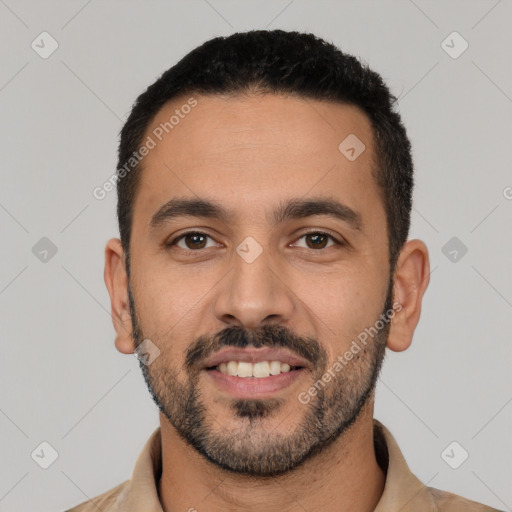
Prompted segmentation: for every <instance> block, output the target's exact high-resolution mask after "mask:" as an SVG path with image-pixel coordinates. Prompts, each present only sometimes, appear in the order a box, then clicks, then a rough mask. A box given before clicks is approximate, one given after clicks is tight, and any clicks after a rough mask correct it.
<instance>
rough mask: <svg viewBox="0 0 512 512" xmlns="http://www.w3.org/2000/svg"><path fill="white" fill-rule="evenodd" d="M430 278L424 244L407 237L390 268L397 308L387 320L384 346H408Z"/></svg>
mask: <svg viewBox="0 0 512 512" xmlns="http://www.w3.org/2000/svg"><path fill="white" fill-rule="evenodd" d="M429 282H430V262H429V257H428V249H427V246H426V245H425V244H424V243H423V242H422V241H421V240H409V241H408V242H406V243H405V244H404V246H403V248H402V250H401V251H400V255H399V257H398V261H397V264H396V267H395V271H394V285H393V303H399V304H400V305H401V309H400V310H398V308H397V312H396V313H395V316H394V317H393V319H392V321H391V327H390V331H389V336H388V341H387V347H388V348H389V349H391V350H393V351H395V352H401V351H403V350H406V349H407V348H409V346H410V345H411V342H412V337H413V334H414V330H415V329H416V326H417V325H418V322H419V319H420V313H421V301H422V299H423V295H424V293H425V291H426V289H427V286H428V284H429Z"/></svg>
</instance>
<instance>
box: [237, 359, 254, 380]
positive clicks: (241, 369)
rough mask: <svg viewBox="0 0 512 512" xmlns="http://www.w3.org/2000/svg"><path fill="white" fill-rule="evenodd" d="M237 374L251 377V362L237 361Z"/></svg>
mask: <svg viewBox="0 0 512 512" xmlns="http://www.w3.org/2000/svg"><path fill="white" fill-rule="evenodd" d="M237 374H238V376H239V377H252V363H245V362H242V361H241V362H239V363H238V372H237Z"/></svg>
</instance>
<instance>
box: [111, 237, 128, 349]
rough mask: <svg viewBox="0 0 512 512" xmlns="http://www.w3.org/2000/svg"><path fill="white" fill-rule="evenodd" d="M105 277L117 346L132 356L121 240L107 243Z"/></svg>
mask: <svg viewBox="0 0 512 512" xmlns="http://www.w3.org/2000/svg"><path fill="white" fill-rule="evenodd" d="M103 277H104V279H105V285H106V286H107V289H108V293H109V295H110V304H111V316H112V323H113V325H114V329H115V331H116V340H115V346H116V348H117V350H119V352H121V353H123V354H132V353H133V351H134V350H135V344H134V341H133V338H132V331H133V328H132V321H131V315H130V305H129V302H128V276H127V273H126V267H125V258H124V251H123V248H122V245H121V240H119V238H112V239H110V240H109V241H108V242H107V245H106V247H105V270H104V273H103Z"/></svg>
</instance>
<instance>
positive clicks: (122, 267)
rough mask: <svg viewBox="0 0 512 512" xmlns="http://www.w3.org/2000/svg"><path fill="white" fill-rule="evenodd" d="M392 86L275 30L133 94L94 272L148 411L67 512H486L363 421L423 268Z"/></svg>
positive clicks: (412, 316) (202, 56)
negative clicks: (101, 488) (142, 430)
mask: <svg viewBox="0 0 512 512" xmlns="http://www.w3.org/2000/svg"><path fill="white" fill-rule="evenodd" d="M394 101H395V98H394V97H393V96H391V94H390V92H389V90H388V88H387V87H386V85H385V84H384V83H383V81H382V79H381V78H380V76H379V75H377V74H376V73H375V72H373V71H371V70H369V69H368V68H367V67H365V66H363V65H361V64H360V62H359V61H358V60H357V59H355V58H354V57H352V56H349V55H346V54H343V53H342V52H340V51H339V50H338V49H337V48H335V47H334V46H332V45H331V44H329V43H327V42H325V41H323V40H321V39H318V38H316V37H315V36H314V35H312V34H301V33H297V32H284V31H281V30H274V31H252V32H248V33H238V34H234V35H232V36H230V37H227V38H216V39H213V40H211V41H208V42H206V43H204V44H203V45H202V46H200V47H199V48H196V49H195V50H193V51H192V52H191V53H189V54H188V55H187V56H186V57H184V58H183V59H182V60H181V61H180V62H179V63H178V64H176V65H175V66H174V67H172V68H171V69H169V70H168V71H166V72H165V73H164V74H163V75H162V76H161V77H160V78H159V79H158V80H157V81H156V82H155V83H154V84H153V85H151V86H150V87H149V88H148V89H147V90H146V92H144V94H142V95H141V96H140V97H139V98H138V99H137V102H136V103H135V105H134V107H133V110H132V112H131V115H130V117H129V119H128V121H127V122H126V124H125V126H124V127H123V130H122V132H121V141H120V147H119V166H118V171H117V190H118V212H117V213H118V220H119V228H120V236H121V238H120V240H119V239H112V240H110V241H109V242H108V244H107V247H106V251H105V256H106V259H105V282H106V285H107V288H108V291H109V294H110V297H111V303H112V317H113V320H114V326H115V329H116V333H117V337H116V342H115V343H116V347H117V349H118V350H119V351H120V352H122V353H124V354H132V353H134V352H136V353H137V354H138V357H139V360H140V366H141V369H142V371H143V374H144V377H145V380H146V382H147V385H148V388H149V390H150V392H151V395H152V396H153V399H154V401H155V402H156V404H157V405H158V407H159V410H160V427H159V428H158V429H157V430H156V431H155V432H154V433H153V434H152V436H151V437H150V439H149V440H148V441H147V443H146V445H145V447H144V448H143V451H142V453H141V454H140V456H139V458H138V460H137V463H136V466H135V469H134V471H133V475H132V478H131V479H130V480H128V481H126V482H124V483H122V484H120V485H119V486H117V487H116V488H114V489H112V490H110V491H107V492H106V493H104V494H102V495H101V496H99V497H97V498H95V499H93V500H91V501H89V502H87V503H84V504H82V505H79V506H77V507H75V508H73V509H72V510H73V511H92V510H101V511H126V512H132V511H133V512H135V511H140V512H142V511H144V512H153V511H165V512H175V511H199V512H201V511H208V512H216V511H226V510H229V511H235V510H245V511H260V510H266V511H280V512H283V511H291V510H306V511H318V510H321V511H323V512H331V511H336V512H348V511H350V512H354V511H356V512H367V511H373V510H375V511H379V512H393V511H397V512H398V511H401V512H406V511H414V512H422V511H433V510H440V511H462V510H464V511H490V510H493V509H491V508H489V507H487V506H484V505H481V504H478V503H475V502H473V501H469V500H466V499H464V498H462V497H459V496H455V495H453V494H450V493H447V492H443V491H439V490H436V489H432V488H428V487H426V486H424V485H423V484H422V483H421V482H420V481H419V480H418V479H417V478H416V477H415V476H414V475H413V474H412V473H411V472H410V470H409V469H408V467H407V464H406V462H405V460H404V458H403V456H402V454H401V452H400V449H399V448H398V446H397V444H396V442H395V440H394V439H393V436H392V435H391V433H390V432H389V430H387V429H386V427H385V426H384V425H382V424H381V423H380V422H379V421H377V420H375V419H374V418H373V408H374V399H375V385H376V381H377V378H378V374H379V371H380V369H381V366H382V363H383V359H384V355H385V348H386V346H387V347H388V348H389V349H391V350H393V351H398V352H399V351H402V350H405V349H407V348H408V347H409V345H410V344H411V341H412V337H413V333H414V330H415V328H416V326H417V324H418V321H419V317H420V311H421V302H422V298H423V295H424V293H425V290H426V288H427V286H428V282H429V258H428V251H427V248H426V246H425V244H424V243H423V242H422V241H420V240H409V241H407V237H408V232H409V223H410V211H411V197H412V188H413V165H412V159H411V154H410V143H409V140H408V138H407V135H406V132H405V129H404V127H403V125H402V123H401V120H400V117H399V115H398V114H397V113H396V112H395V111H394V105H393V104H394Z"/></svg>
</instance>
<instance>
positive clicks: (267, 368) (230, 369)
mask: <svg viewBox="0 0 512 512" xmlns="http://www.w3.org/2000/svg"><path fill="white" fill-rule="evenodd" d="M302 368H303V367H302V366H291V365H289V364H288V363H284V362H282V361H276V360H274V361H259V362H257V363H251V362H250V361H235V360H231V361H227V362H222V363H220V364H218V365H216V366H210V367H208V368H206V370H207V371H218V372H220V373H222V374H224V375H230V376H231V377H240V378H243V379H250V378H252V379H265V378H267V377H270V376H271V375H272V376H273V375H281V374H282V373H288V372H292V371H296V370H300V369H302Z"/></svg>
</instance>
